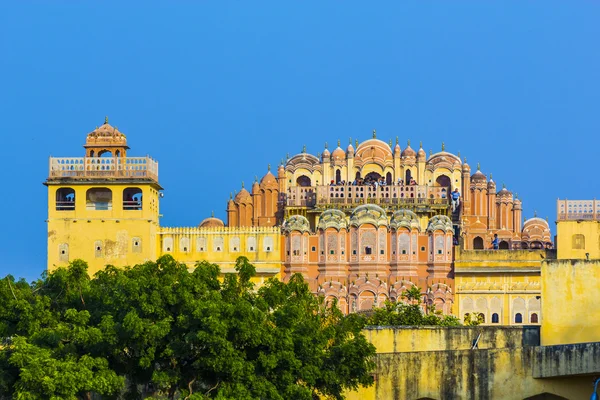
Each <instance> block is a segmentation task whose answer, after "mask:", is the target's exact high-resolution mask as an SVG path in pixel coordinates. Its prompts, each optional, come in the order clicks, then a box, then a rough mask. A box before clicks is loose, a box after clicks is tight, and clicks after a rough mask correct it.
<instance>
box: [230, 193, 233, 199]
mask: <svg viewBox="0 0 600 400" xmlns="http://www.w3.org/2000/svg"><path fill="white" fill-rule="evenodd" d="M231 199H233V193H231V192H229V200H231Z"/></svg>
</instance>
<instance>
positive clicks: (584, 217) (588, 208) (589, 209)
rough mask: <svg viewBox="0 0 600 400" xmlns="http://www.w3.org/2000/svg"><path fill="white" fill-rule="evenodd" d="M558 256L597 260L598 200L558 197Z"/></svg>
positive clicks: (599, 249) (599, 240) (599, 245)
mask: <svg viewBox="0 0 600 400" xmlns="http://www.w3.org/2000/svg"><path fill="white" fill-rule="evenodd" d="M556 208H557V218H556V234H557V242H556V248H557V250H558V259H586V258H587V259H590V260H594V259H600V201H599V200H558V201H557V207H556Z"/></svg>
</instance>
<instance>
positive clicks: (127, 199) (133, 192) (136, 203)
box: [123, 187, 142, 210]
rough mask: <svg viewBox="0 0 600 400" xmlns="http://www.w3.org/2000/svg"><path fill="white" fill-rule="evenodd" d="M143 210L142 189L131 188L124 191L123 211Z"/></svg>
mask: <svg viewBox="0 0 600 400" xmlns="http://www.w3.org/2000/svg"><path fill="white" fill-rule="evenodd" d="M141 209H142V189H140V188H136V187H130V188H127V189H125V190H123V210H141Z"/></svg>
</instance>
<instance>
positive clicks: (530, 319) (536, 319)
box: [529, 313, 538, 324]
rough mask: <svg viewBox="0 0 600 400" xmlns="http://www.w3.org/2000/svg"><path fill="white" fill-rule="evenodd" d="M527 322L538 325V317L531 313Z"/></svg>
mask: <svg viewBox="0 0 600 400" xmlns="http://www.w3.org/2000/svg"><path fill="white" fill-rule="evenodd" d="M529 322H531V323H532V324H537V323H538V315H537V313H532V314H531V317H529Z"/></svg>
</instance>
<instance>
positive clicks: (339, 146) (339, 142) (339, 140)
mask: <svg viewBox="0 0 600 400" xmlns="http://www.w3.org/2000/svg"><path fill="white" fill-rule="evenodd" d="M338 147H340V139H338Z"/></svg>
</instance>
